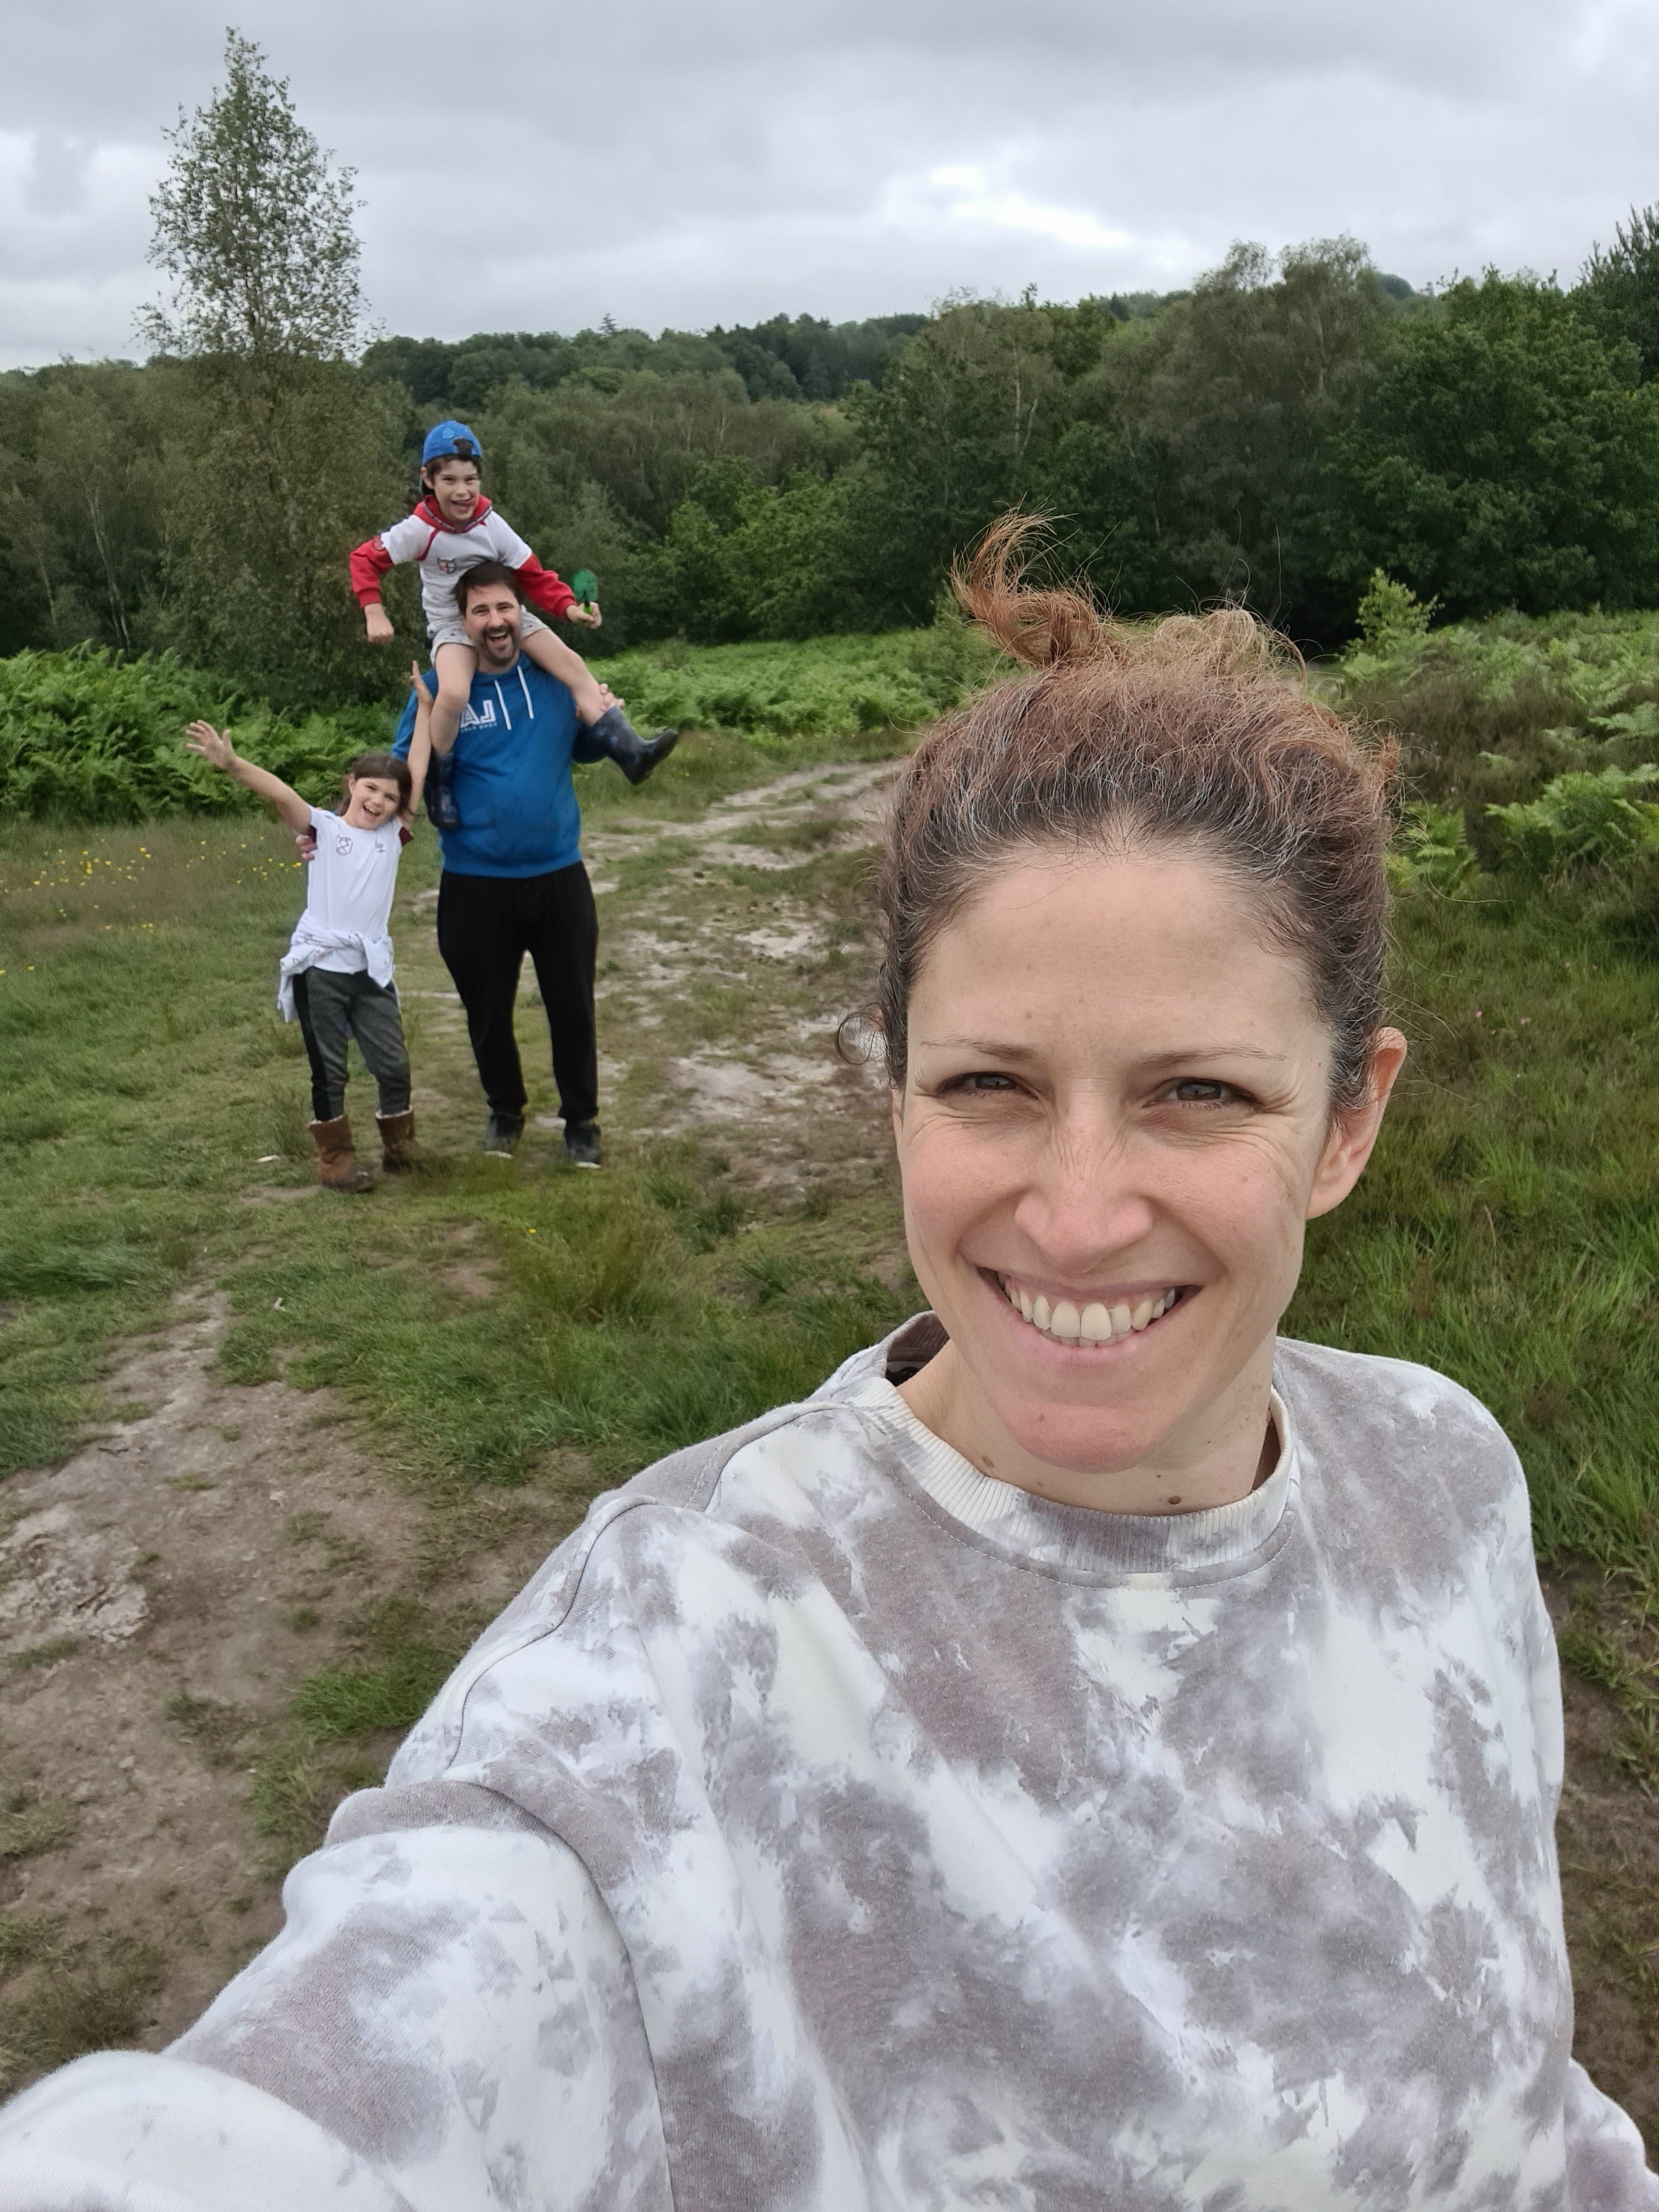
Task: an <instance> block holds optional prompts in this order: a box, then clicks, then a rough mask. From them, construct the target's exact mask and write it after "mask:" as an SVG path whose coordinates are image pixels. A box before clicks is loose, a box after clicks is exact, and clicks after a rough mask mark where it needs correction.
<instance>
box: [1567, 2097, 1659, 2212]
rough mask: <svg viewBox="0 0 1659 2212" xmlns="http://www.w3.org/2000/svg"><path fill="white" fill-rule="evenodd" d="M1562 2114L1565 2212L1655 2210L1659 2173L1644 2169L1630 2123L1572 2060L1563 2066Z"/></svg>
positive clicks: (1639, 2145)
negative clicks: (1564, 2091) (1565, 2082)
mask: <svg viewBox="0 0 1659 2212" xmlns="http://www.w3.org/2000/svg"><path fill="white" fill-rule="evenodd" d="M1563 2117H1564V2119H1565V2132H1566V2139H1567V2212H1659V2174H1654V2173H1652V2172H1650V2171H1649V2168H1648V2164H1647V2160H1646V2156H1645V2154H1644V2151H1643V2148H1642V2138H1641V2136H1640V2134H1639V2133H1638V2130H1637V2125H1636V2123H1635V2121H1634V2120H1632V2118H1630V2117H1629V2115H1628V2114H1627V2113H1626V2112H1624V2110H1623V2109H1622V2108H1621V2107H1620V2106H1618V2105H1615V2104H1614V2103H1613V2100H1612V2098H1611V2097H1604V2096H1603V2095H1602V2094H1601V2091H1600V2090H1599V2089H1598V2088H1597V2087H1596V2086H1595V2082H1594V2081H1591V2080H1590V2077H1589V2075H1588V2074H1586V2073H1585V2071H1584V2069H1583V2067H1582V2066H1581V2065H1579V2063H1578V2062H1577V2059H1574V2060H1572V2061H1571V2063H1569V2065H1568V2068H1567V2093H1566V2099H1565V2112H1564V2115H1563Z"/></svg>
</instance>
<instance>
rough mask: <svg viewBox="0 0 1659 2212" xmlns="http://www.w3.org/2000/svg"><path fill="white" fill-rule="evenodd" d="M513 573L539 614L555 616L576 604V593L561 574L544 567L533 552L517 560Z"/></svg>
mask: <svg viewBox="0 0 1659 2212" xmlns="http://www.w3.org/2000/svg"><path fill="white" fill-rule="evenodd" d="M513 574H515V575H516V576H517V577H518V579H519V581H520V583H521V584H522V585H523V586H524V595H525V597H526V599H528V600H529V602H530V604H531V605H532V607H534V608H535V609H536V610H537V611H538V613H540V614H544V615H551V616H553V617H555V619H557V617H559V616H560V615H562V614H564V613H566V612H567V611H568V610H569V609H570V608H571V607H574V605H575V604H576V594H575V593H574V592H573V591H572V590H571V588H570V586H569V585H568V584H567V583H566V582H565V580H564V579H563V577H562V576H558V575H556V574H554V572H553V571H552V569H551V568H543V566H542V564H541V562H539V561H538V559H537V558H536V556H535V555H534V554H533V553H526V556H525V557H524V559H523V560H522V561H520V562H518V563H517V564H516V566H515V567H514V569H513Z"/></svg>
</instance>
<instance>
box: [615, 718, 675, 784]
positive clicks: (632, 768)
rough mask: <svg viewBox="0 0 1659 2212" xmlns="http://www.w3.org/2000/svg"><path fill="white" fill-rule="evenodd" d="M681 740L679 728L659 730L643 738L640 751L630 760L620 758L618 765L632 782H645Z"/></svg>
mask: <svg viewBox="0 0 1659 2212" xmlns="http://www.w3.org/2000/svg"><path fill="white" fill-rule="evenodd" d="M679 741H680V733H679V732H678V730H659V731H658V732H657V734H656V736H655V737H654V738H641V739H640V749H639V751H638V752H637V753H636V754H635V755H634V757H632V759H630V760H618V762H617V767H618V768H619V769H621V770H622V772H623V775H625V776H626V777H627V778H628V781H629V782H630V783H643V782H644V781H645V779H646V778H647V776H648V775H650V773H651V771H652V769H653V768H656V767H658V766H659V765H660V763H662V762H664V761H665V760H666V759H667V758H668V756H669V754H670V753H671V752H672V751H673V750H674V748H675V746H676V745H677V744H678V743H679Z"/></svg>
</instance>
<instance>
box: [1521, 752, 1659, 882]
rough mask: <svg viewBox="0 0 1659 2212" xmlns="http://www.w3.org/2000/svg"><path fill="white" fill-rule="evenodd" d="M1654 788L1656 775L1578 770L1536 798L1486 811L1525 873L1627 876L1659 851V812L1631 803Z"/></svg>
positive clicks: (1655, 771) (1648, 768)
mask: <svg viewBox="0 0 1659 2212" xmlns="http://www.w3.org/2000/svg"><path fill="white" fill-rule="evenodd" d="M1656 782H1659V768H1656V767H1655V766H1654V765H1653V763H1651V762H1644V763H1643V765H1642V766H1641V767H1640V768H1635V769H1620V768H1604V769H1601V771H1600V773H1599V774H1593V773H1591V772H1590V771H1589V770H1587V769H1577V770H1575V771H1573V772H1571V773H1570V774H1568V775H1558V776H1555V777H1553V779H1552V780H1551V781H1550V782H1548V783H1547V784H1546V785H1545V787H1544V788H1543V790H1542V791H1541V793H1540V794H1539V795H1538V797H1537V798H1536V799H1527V800H1524V801H1517V802H1516V804H1514V805H1509V806H1488V807H1487V809H1486V811H1487V813H1488V814H1489V815H1491V816H1492V818H1493V819H1494V820H1495V821H1497V822H1498V823H1499V824H1500V825H1501V828H1502V830H1503V836H1504V844H1505V846H1506V847H1507V848H1508V850H1509V852H1510V854H1512V855H1513V857H1514V858H1515V859H1516V860H1517V861H1518V862H1519V863H1520V865H1521V866H1522V868H1523V869H1524V870H1525V871H1526V872H1527V873H1528V874H1529V875H1533V876H1537V877H1541V878H1544V879H1545V880H1547V881H1553V880H1557V879H1559V878H1561V877H1564V876H1584V875H1590V874H1593V873H1596V872H1601V873H1603V874H1607V875H1611V876H1617V877H1620V878H1622V877H1625V876H1627V875H1628V874H1629V873H1630V872H1632V868H1633V866H1634V865H1635V863H1636V861H1637V860H1638V858H1639V857H1640V856H1641V855H1642V854H1644V853H1645V852H1647V851H1649V850H1650V849H1651V848H1653V847H1654V846H1655V845H1656V844H1659V806H1656V805H1651V804H1647V803H1644V802H1643V801H1641V800H1638V799H1633V798H1632V796H1631V794H1632V792H1638V791H1644V790H1646V789H1648V788H1649V787H1650V786H1651V785H1652V784H1654V783H1656Z"/></svg>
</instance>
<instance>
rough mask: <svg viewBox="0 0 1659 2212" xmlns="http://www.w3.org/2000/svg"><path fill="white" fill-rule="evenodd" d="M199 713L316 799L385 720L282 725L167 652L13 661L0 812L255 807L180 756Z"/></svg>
mask: <svg viewBox="0 0 1659 2212" xmlns="http://www.w3.org/2000/svg"><path fill="white" fill-rule="evenodd" d="M198 716H199V717H201V718H202V719H203V720H206V721H210V722H214V723H216V724H218V725H220V726H225V725H227V724H228V725H230V726H232V727H233V729H234V736H235V739H236V743H237V745H238V748H239V750H243V751H245V752H246V753H247V755H248V756H249V757H250V758H252V759H254V760H257V761H258V763H259V764H260V765H261V767H263V768H269V769H272V770H273V771H274V772H275V773H276V775H280V776H282V777H283V778H284V779H285V780H286V781H288V782H289V783H292V784H293V785H294V786H295V788H296V789H297V790H299V791H301V793H304V794H305V796H306V797H307V798H310V799H318V800H319V801H325V800H326V799H328V798H329V797H330V796H331V794H332V792H333V790H334V787H335V781H336V778H337V776H338V774H339V771H340V769H341V768H342V767H343V764H344V763H345V762H346V761H347V760H348V759H349V757H350V756H351V754H352V753H353V752H355V751H357V750H360V749H361V748H362V744H364V743H365V742H368V743H376V742H378V743H381V744H384V743H385V741H386V740H385V731H386V724H387V720H388V718H387V717H386V715H385V714H381V713H380V712H378V711H377V710H375V709H373V708H368V709H362V708H360V709H356V710H350V711H347V712H345V713H343V714H338V715H333V716H330V715H325V714H310V715H307V717H306V718H305V719H304V720H301V721H294V720H287V719H285V718H283V717H282V716H279V715H275V714H271V712H270V709H269V708H267V707H265V706H264V705H263V704H262V703H260V702H255V701H252V700H251V699H249V698H248V697H247V696H246V694H244V693H242V692H240V691H239V690H237V689H236V688H235V687H234V685H232V684H229V683H228V681H227V680H226V679H225V678H223V677H222V676H213V675H209V674H206V673H204V672H203V671H200V670H197V669H192V668H186V667H185V666H184V665H182V664H181V663H180V662H179V661H178V660H177V659H174V657H173V655H172V654H171V653H159V654H153V655H152V654H143V655H141V656H139V657H138V658H137V659H122V658H121V657H120V656H119V655H118V654H117V653H113V652H112V651H110V650H108V649H107V648H97V647H86V646H80V647H74V648H73V649H71V650H70V652H68V653H17V654H15V656H14V657H13V658H12V659H9V660H3V661H0V816H5V815H21V816H27V817H31V818H33V819H34V820H36V821H76V822H143V821H149V820H152V819H154V818H155V817H157V816H161V815H172V814H228V813H234V812H236V811H239V810H242V809H246V808H248V807H251V806H255V805H258V801H257V800H255V799H252V796H251V794H250V793H247V792H246V791H244V790H243V788H242V787H241V786H240V784H237V783H233V782H232V781H231V780H230V778H229V777H228V776H227V775H219V774H218V773H217V772H216V770H215V769H210V768H209V766H208V765H207V763H205V762H204V761H201V760H198V759H197V758H196V757H195V756H194V755H193V754H191V753H189V752H186V751H185V747H184V742H183V740H184V732H185V724H186V723H187V722H189V721H191V720H195V719H196V718H197V717H198Z"/></svg>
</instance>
